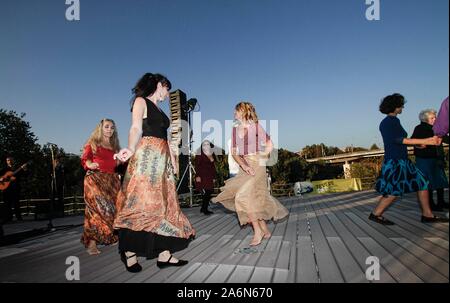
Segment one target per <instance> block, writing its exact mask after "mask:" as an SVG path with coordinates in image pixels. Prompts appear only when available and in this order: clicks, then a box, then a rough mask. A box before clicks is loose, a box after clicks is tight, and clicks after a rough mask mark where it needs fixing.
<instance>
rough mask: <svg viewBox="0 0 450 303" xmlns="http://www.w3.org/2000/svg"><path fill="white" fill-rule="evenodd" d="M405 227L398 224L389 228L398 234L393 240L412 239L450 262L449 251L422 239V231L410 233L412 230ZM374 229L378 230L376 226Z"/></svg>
mask: <svg viewBox="0 0 450 303" xmlns="http://www.w3.org/2000/svg"><path fill="white" fill-rule="evenodd" d="M404 226H405V224H402V223H400V224H396V225H393V226H390V227H389V228H390V229H391V230H392V231H394V232H396V233H397V234H398V236H396V237H393V238H398V237H404V238H407V239H411V240H413V241H414V242H415V243H416V244H417V245H419V246H420V247H422V248H423V249H425V250H427V251H429V252H431V253H432V254H433V255H435V256H437V257H439V258H441V259H442V260H445V261H447V262H448V261H449V255H448V249H445V248H442V247H441V246H439V245H437V244H434V243H430V242H429V241H426V240H424V238H422V237H423V236H425V235H423V234H421V232H420V231H418V230H414V229H413V230H412V231H410V230H407V229H405V228H404ZM374 227H375V228H376V227H377V226H374ZM378 230H379V229H378ZM428 235H429V234H428Z"/></svg>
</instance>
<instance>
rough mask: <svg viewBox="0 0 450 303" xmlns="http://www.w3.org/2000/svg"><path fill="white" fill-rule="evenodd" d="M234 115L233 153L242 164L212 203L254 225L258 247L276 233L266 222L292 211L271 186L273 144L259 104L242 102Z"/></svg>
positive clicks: (253, 240)
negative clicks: (269, 164) (269, 170)
mask: <svg viewBox="0 0 450 303" xmlns="http://www.w3.org/2000/svg"><path fill="white" fill-rule="evenodd" d="M234 117H235V119H236V120H237V121H238V124H239V125H238V126H236V127H233V132H232V140H231V142H232V143H231V152H232V155H233V159H234V160H235V161H236V162H237V163H238V164H239V173H238V174H237V176H235V177H233V178H230V179H228V180H226V181H225V186H223V187H221V188H220V190H221V193H220V194H219V195H218V196H217V197H215V198H213V199H212V202H214V203H217V202H219V203H221V204H223V206H225V207H226V208H227V209H229V210H231V211H235V212H236V213H237V216H238V219H239V223H240V225H247V224H251V226H252V227H253V231H254V235H253V239H252V241H251V242H250V246H256V245H259V244H261V241H262V240H263V239H269V238H270V237H271V235H272V234H271V233H270V231H269V228H268V227H267V224H266V221H268V220H273V221H278V220H281V219H283V218H285V217H287V215H288V214H289V212H288V210H287V209H286V208H285V207H284V206H283V205H282V204H281V203H280V202H279V201H278V200H277V199H275V198H274V197H272V196H271V195H270V192H269V189H268V188H267V173H266V165H267V161H268V159H269V154H270V153H271V152H272V150H273V143H272V140H271V139H270V136H269V135H268V134H267V133H266V132H265V131H264V129H263V128H262V127H261V125H260V124H259V122H258V116H257V114H256V110H255V107H254V106H253V104H251V103H250V102H240V103H238V104H237V105H236V107H235V111H234ZM263 146H264V148H263Z"/></svg>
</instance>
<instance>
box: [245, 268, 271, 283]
mask: <svg viewBox="0 0 450 303" xmlns="http://www.w3.org/2000/svg"><path fill="white" fill-rule="evenodd" d="M273 272H274V269H273V268H271V267H255V270H254V271H253V274H252V276H251V278H250V281H249V283H270V282H271V280H272V275H273Z"/></svg>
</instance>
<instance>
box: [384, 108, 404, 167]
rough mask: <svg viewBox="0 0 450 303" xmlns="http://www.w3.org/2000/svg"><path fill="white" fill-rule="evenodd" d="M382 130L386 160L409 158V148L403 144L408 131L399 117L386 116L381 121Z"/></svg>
mask: <svg viewBox="0 0 450 303" xmlns="http://www.w3.org/2000/svg"><path fill="white" fill-rule="evenodd" d="M380 132H381V136H382V137H383V143H384V160H385V161H386V160H389V159H396V160H398V159H405V160H406V159H408V149H407V147H406V145H405V144H402V142H403V139H404V138H407V137H408V133H407V132H406V131H405V129H404V128H403V127H402V125H401V124H400V120H399V119H398V118H397V117H393V116H386V118H384V119H383V121H381V123H380Z"/></svg>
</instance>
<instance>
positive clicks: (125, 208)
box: [114, 73, 195, 272]
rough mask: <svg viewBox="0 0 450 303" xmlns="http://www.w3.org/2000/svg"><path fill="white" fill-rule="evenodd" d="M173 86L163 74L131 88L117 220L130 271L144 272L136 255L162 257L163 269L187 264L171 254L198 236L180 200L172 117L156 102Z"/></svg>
mask: <svg viewBox="0 0 450 303" xmlns="http://www.w3.org/2000/svg"><path fill="white" fill-rule="evenodd" d="M170 89H171V83H170V81H169V80H168V79H167V78H166V77H164V76H162V75H160V74H151V73H147V74H145V75H144V76H143V77H142V78H141V79H140V80H139V81H138V83H137V84H136V86H135V87H134V89H133V93H134V98H133V100H132V103H131V106H132V107H131V110H132V124H131V128H130V133H129V137H128V148H124V149H122V150H121V151H120V152H119V153H118V154H116V155H115V157H117V158H118V159H119V160H121V161H123V162H125V161H127V160H128V159H130V161H129V163H128V167H127V171H126V173H125V177H124V180H123V184H122V190H121V192H120V193H119V197H118V205H120V210H119V212H118V215H117V217H116V220H115V224H114V227H115V228H117V229H118V230H119V252H120V255H121V260H122V262H124V264H125V267H126V269H127V270H128V271H130V272H139V271H141V270H142V267H141V266H140V265H139V264H138V262H137V256H142V257H146V258H147V259H152V258H156V257H158V261H157V263H156V264H157V266H158V267H159V268H164V267H168V266H183V265H186V264H187V263H188V262H187V261H184V260H178V259H176V258H175V257H173V256H172V253H173V252H176V251H180V250H182V249H184V248H186V247H187V246H188V244H189V241H190V240H191V239H192V238H193V237H194V236H195V230H194V229H193V227H192V225H191V223H190V222H189V221H188V219H187V218H186V216H185V215H184V214H183V213H182V212H181V209H180V206H179V202H178V196H177V191H176V186H175V176H174V171H177V168H176V162H175V154H174V153H173V152H172V151H171V149H170V148H169V144H168V142H167V128H168V127H169V125H170V120H169V118H168V117H167V116H166V114H165V113H164V112H163V111H162V110H161V109H160V108H159V106H158V103H159V102H162V101H164V100H165V99H166V98H167V97H168V96H169V90H170Z"/></svg>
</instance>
